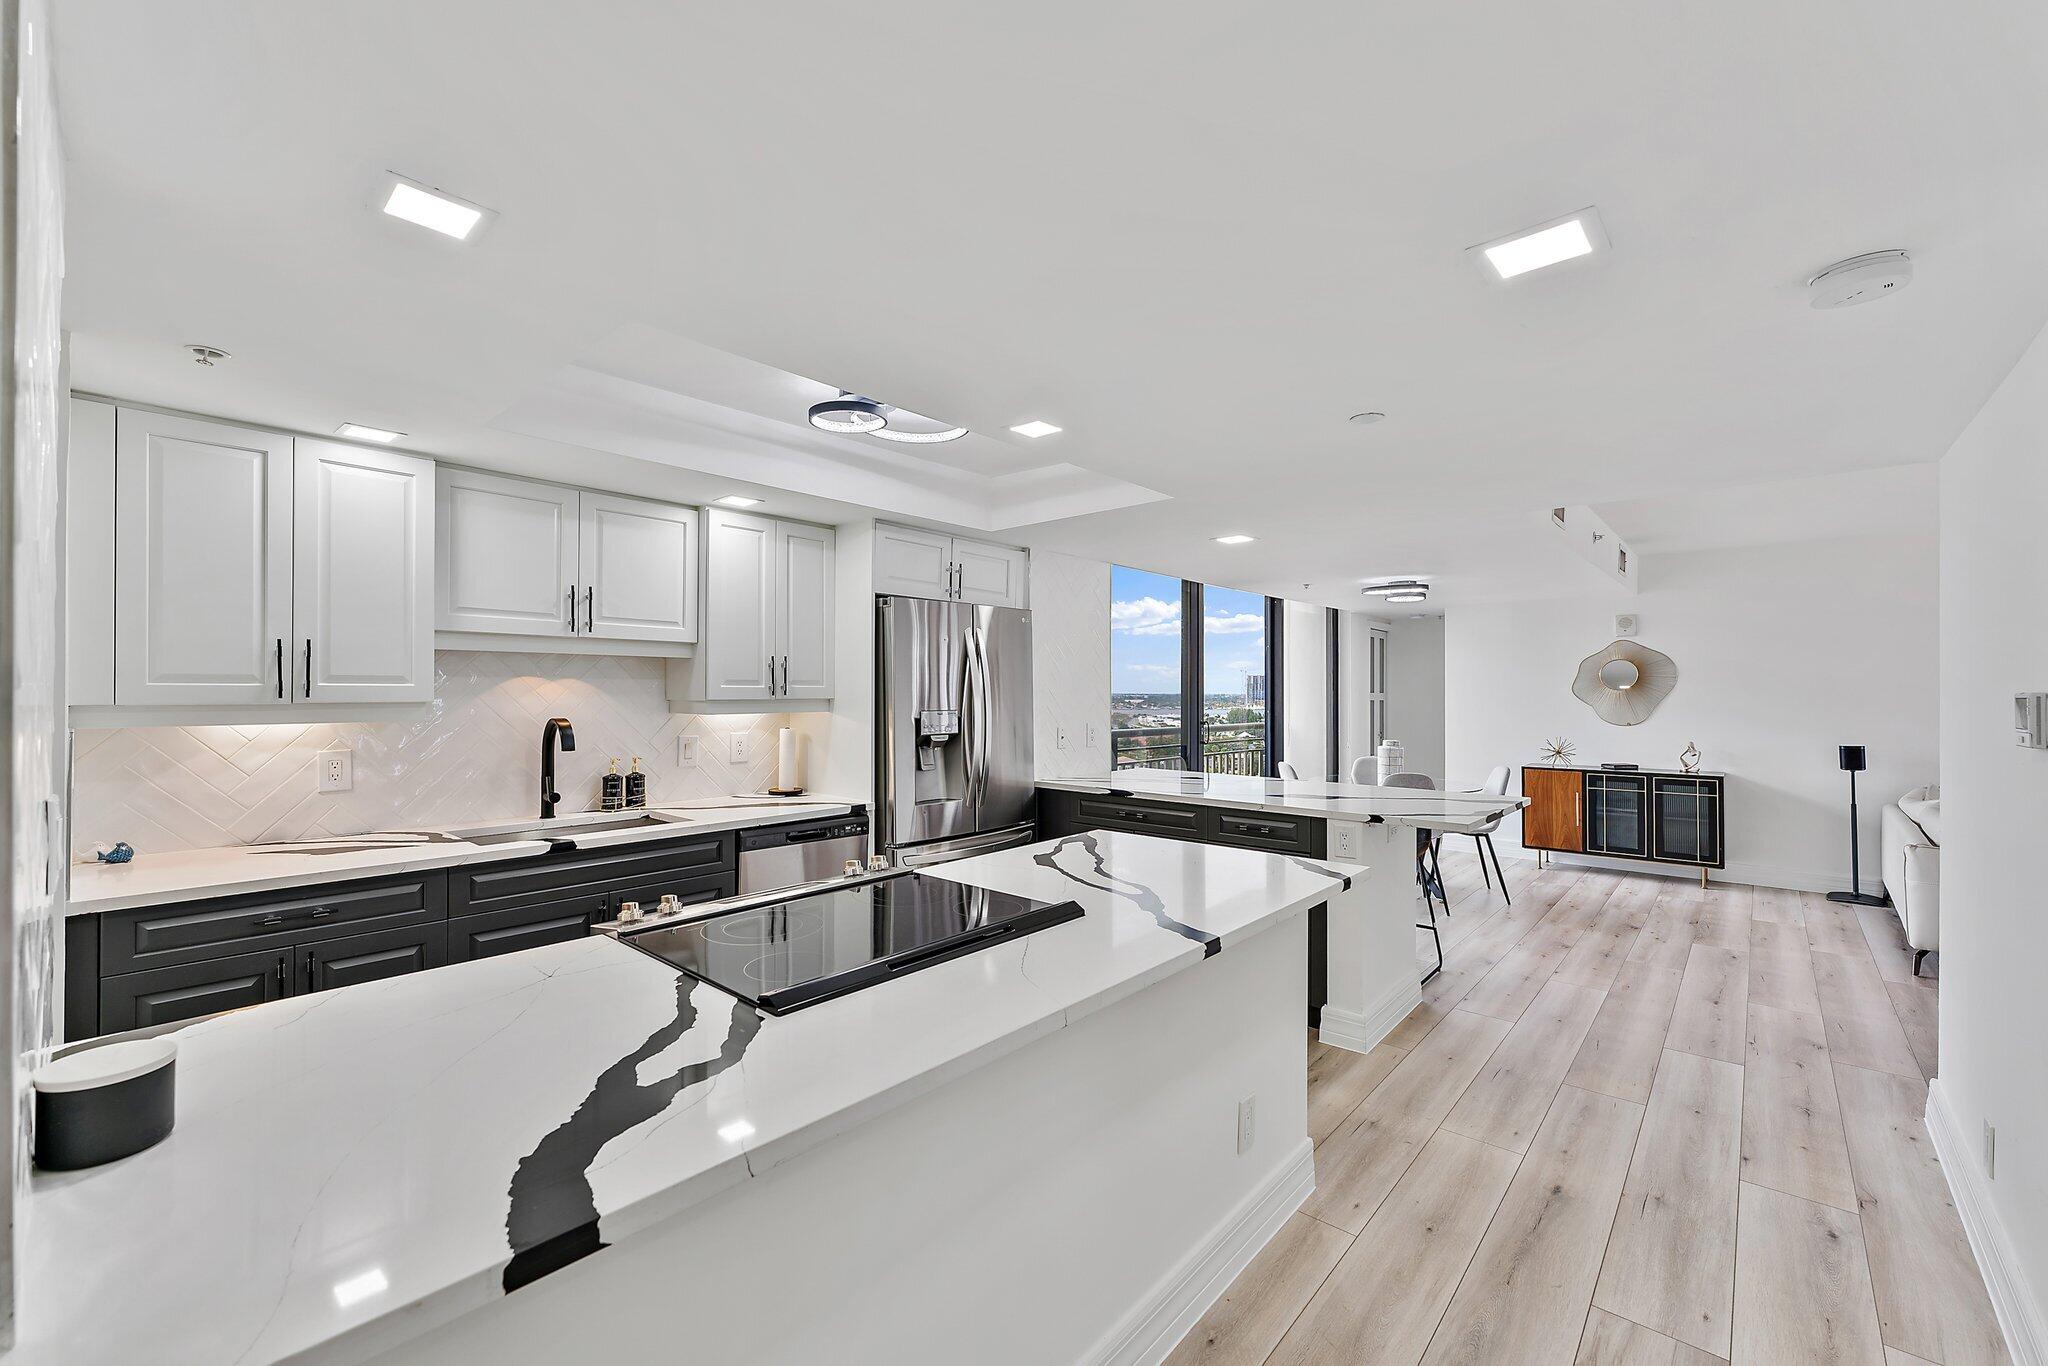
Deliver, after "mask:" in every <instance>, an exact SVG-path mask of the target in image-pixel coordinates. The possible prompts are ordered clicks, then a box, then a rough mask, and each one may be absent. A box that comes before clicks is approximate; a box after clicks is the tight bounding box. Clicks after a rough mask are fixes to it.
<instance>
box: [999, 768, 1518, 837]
mask: <svg viewBox="0 0 2048 1366" xmlns="http://www.w3.org/2000/svg"><path fill="white" fill-rule="evenodd" d="M1038 786H1040V787H1049V788H1055V789H1057V790H1059V791H1062V792H1081V793H1086V794H1088V795H1090V796H1098V797H1099V796H1120V797H1150V798H1153V799H1155V800H1158V801H1170V802H1187V803H1189V804H1191V805H1195V806H1227V807H1232V808H1235V809H1238V810H1243V811H1287V812H1292V813H1294V814H1297V815H1304V816H1325V817H1328V818H1329V819H1331V820H1352V821H1384V822H1385V823H1386V824H1388V825H1416V826H1427V827H1428V828H1430V829H1432V830H1445V831H1450V832H1453V833H1464V832H1467V831H1471V830H1477V829H1481V828H1482V827H1484V826H1486V825H1487V824H1489V823H1490V822H1491V821H1493V820H1494V819H1495V818H1496V817H1498V816H1500V815H1502V814H1504V813H1506V812H1509V811H1515V810H1519V809H1520V808H1522V807H1525V806H1527V805H1528V804H1529V799H1528V798H1527V797H1517V796H1512V795H1509V796H1501V797H1496V796H1491V795H1489V794H1487V793H1483V792H1431V791H1427V790H1425V789H1419V788H1413V787H1372V786H1368V785H1366V784H1364V783H1319V782H1311V781H1309V780H1308V779H1306V778H1296V779H1288V778H1241V777H1236V776H1234V775H1231V774H1226V773H1183V772H1180V771H1178V770H1175V769H1158V768H1126V769H1119V770H1118V771H1117V772H1115V773H1107V774H1104V775H1103V776H1102V777H1099V778H1060V779H1048V778H1040V779H1039V780H1038Z"/></svg>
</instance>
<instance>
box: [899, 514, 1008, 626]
mask: <svg viewBox="0 0 2048 1366" xmlns="http://www.w3.org/2000/svg"><path fill="white" fill-rule="evenodd" d="M1030 580H1031V555H1030V552H1028V551H1024V550H1020V549H1018V548H1017V547H1015V546H1007V545H992V544H990V543H988V542H986V541H970V540H968V539H967V538H966V537H964V536H947V535H945V534H943V533H941V532H936V531H920V530H917V529H915V528H912V527H901V526H889V525H887V524H878V525H877V526H876V527H875V591H876V592H877V593H900V594H902V595H904V596H905V597H912V598H949V599H951V600H953V601H955V602H976V603H982V604H984V605H986V606H990V607H1029V606H1030V605H1031V588H1030Z"/></svg>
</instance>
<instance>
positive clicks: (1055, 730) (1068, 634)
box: [1031, 551, 1109, 778]
mask: <svg viewBox="0 0 2048 1366" xmlns="http://www.w3.org/2000/svg"><path fill="white" fill-rule="evenodd" d="M1031 695H1032V708H1033V711H1034V712H1035V717H1034V723H1035V724H1034V735H1033V738H1032V751H1033V757H1034V759H1035V761H1036V763H1037V766H1038V776H1039V777H1041V778H1075V777H1087V776H1089V775H1091V774H1097V773H1107V772H1108V771H1109V566H1108V565H1107V564H1106V563H1104V562H1103V561H1101V560H1083V559H1077V558H1076V557H1074V556H1072V555H1059V554H1054V553H1053V552H1051V551H1034V552H1033V553H1032V556H1031ZM1090 726H1093V727H1094V728H1095V743H1094V744H1093V745H1092V746H1091V745H1090V744H1089V743H1088V728H1089V727H1090ZM1061 730H1065V731H1066V734H1067V747H1066V748H1065V749H1061V748H1060V746H1059V733H1060V731H1061Z"/></svg>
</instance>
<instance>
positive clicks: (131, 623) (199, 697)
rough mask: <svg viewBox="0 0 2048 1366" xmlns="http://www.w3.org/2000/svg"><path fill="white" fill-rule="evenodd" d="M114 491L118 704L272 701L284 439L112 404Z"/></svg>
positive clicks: (287, 581)
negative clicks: (117, 408) (114, 412)
mask: <svg viewBox="0 0 2048 1366" xmlns="http://www.w3.org/2000/svg"><path fill="white" fill-rule="evenodd" d="M114 482H115V492H114V498H115V514H114V522H115V547H114V584H115V603H114V701H115V702H116V704H118V705H121V706H135V705H141V706H185V705H194V704H199V705H205V704H211V703H225V704H230V705H236V704H239V705H248V704H251V703H264V702H279V703H281V702H283V701H284V700H285V697H286V694H287V692H288V691H289V689H290V686H291V663H290V659H289V650H290V640H291V635H292V438H290V437H289V436H283V435H280V434H278V433H275V432H262V431H255V430H253V429H251V428H247V427H234V426H229V425H228V424H226V423H220V422H202V421H199V420H198V419H196V418H189V417H167V416H165V415H163V414H161V413H148V412H142V411H139V410H136V409H131V408H123V409H121V410H120V412H119V414H118V415H117V418H116V436H115V470H114Z"/></svg>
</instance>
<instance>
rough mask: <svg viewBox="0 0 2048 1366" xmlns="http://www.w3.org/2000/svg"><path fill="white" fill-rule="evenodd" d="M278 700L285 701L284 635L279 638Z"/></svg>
mask: <svg viewBox="0 0 2048 1366" xmlns="http://www.w3.org/2000/svg"><path fill="white" fill-rule="evenodd" d="M277 700H278V701H280V702H282V701H284V637H283V636H279V637H278V638H277Z"/></svg>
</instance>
